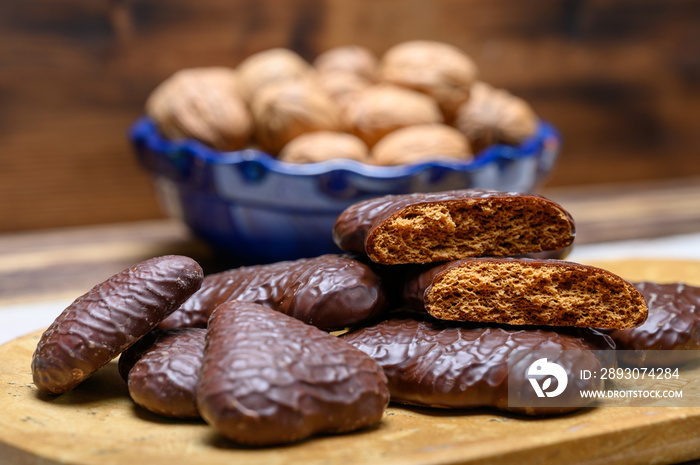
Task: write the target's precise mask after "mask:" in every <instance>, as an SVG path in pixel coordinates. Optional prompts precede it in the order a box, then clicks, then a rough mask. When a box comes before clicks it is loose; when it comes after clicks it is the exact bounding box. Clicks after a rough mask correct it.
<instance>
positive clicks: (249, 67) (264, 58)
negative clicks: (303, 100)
mask: <svg viewBox="0 0 700 465" xmlns="http://www.w3.org/2000/svg"><path fill="white" fill-rule="evenodd" d="M236 69H237V70H238V74H239V79H240V85H241V93H242V95H243V98H244V99H245V100H246V101H248V102H250V101H251V100H252V98H253V95H254V94H255V93H256V92H257V91H258V90H260V89H262V88H263V87H265V86H267V85H269V84H274V83H278V82H282V81H287V80H296V79H303V78H306V77H308V75H309V74H310V73H312V71H313V68H312V67H311V64H310V63H308V62H307V61H306V60H304V59H303V58H302V57H300V56H299V55H298V54H297V53H295V52H293V51H292V50H289V49H286V48H271V49H269V50H265V51H263V52H258V53H256V54H254V55H251V56H249V57H248V58H246V59H245V60H243V61H242V62H241V63H240V64H239V65H238V67H237V68H236Z"/></svg>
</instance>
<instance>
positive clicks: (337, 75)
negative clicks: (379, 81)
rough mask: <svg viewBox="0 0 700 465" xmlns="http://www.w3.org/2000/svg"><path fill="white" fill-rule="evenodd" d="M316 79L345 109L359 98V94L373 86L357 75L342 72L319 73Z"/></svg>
mask: <svg viewBox="0 0 700 465" xmlns="http://www.w3.org/2000/svg"><path fill="white" fill-rule="evenodd" d="M316 79H317V82H318V85H319V86H320V87H321V88H322V89H323V90H324V91H325V92H326V93H327V94H328V96H329V97H330V98H331V99H333V100H334V101H335V102H336V103H337V104H338V105H340V106H341V108H343V109H346V108H347V107H348V105H350V103H351V102H352V101H353V100H355V99H356V98H357V95H358V93H359V92H361V91H363V90H365V89H367V88H368V87H369V86H370V85H371V83H370V82H369V81H367V80H366V79H363V78H362V77H360V76H358V75H356V74H351V73H345V72H342V71H327V72H325V73H319V74H318V75H317V77H316Z"/></svg>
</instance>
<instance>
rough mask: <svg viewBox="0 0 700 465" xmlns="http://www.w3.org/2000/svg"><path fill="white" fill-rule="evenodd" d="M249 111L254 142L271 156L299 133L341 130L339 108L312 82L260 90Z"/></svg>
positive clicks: (296, 82) (298, 82) (292, 82)
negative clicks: (252, 121) (253, 128)
mask: <svg viewBox="0 0 700 465" xmlns="http://www.w3.org/2000/svg"><path fill="white" fill-rule="evenodd" d="M251 111H252V113H253V120H254V122H255V137H256V140H257V142H258V143H259V144H260V146H261V147H262V148H263V149H264V150H265V151H267V152H268V153H270V154H272V155H276V154H277V153H278V152H279V151H280V149H281V148H282V147H284V145H286V144H287V143H288V142H289V141H291V140H292V139H294V138H295V137H297V136H298V135H300V134H303V133H306V132H312V131H323V130H326V131H341V130H343V129H344V124H343V119H342V116H341V111H340V108H339V107H338V105H337V104H336V103H335V102H334V101H333V100H331V98H330V97H329V96H328V95H327V94H326V93H325V92H323V90H322V89H320V88H319V87H318V86H315V85H313V81H312V80H298V81H296V80H294V81H284V82H280V83H277V84H271V85H268V86H265V87H263V88H262V89H260V90H259V91H258V92H257V93H256V94H255V95H254V96H253V100H252V101H251Z"/></svg>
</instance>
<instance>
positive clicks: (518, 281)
mask: <svg viewBox="0 0 700 465" xmlns="http://www.w3.org/2000/svg"><path fill="white" fill-rule="evenodd" d="M424 303H425V309H426V310H427V311H428V313H430V314H431V315H432V316H434V317H435V318H439V319H443V320H459V321H479V322H484V323H502V324H511V325H549V326H578V327H592V328H617V329H622V328H630V327H634V326H637V325H640V324H642V323H643V322H644V321H645V319H646V317H647V306H646V303H645V301H644V297H643V296H642V294H641V293H640V292H639V291H638V290H637V289H636V288H635V287H634V286H633V285H632V284H630V283H628V282H627V281H625V280H623V279H622V278H620V277H619V276H616V275H614V274H612V273H610V272H608V271H605V270H602V269H600V268H595V267H591V266H585V265H580V264H576V263H572V262H564V261H560V260H526V259H522V260H516V259H508V258H503V259H488V258H480V259H468V260H462V261H458V262H454V263H450V264H449V265H447V266H446V267H445V269H444V270H442V271H440V272H439V273H438V274H437V275H435V277H434V278H433V280H432V284H430V285H429V286H428V287H427V288H426V290H425V293H424Z"/></svg>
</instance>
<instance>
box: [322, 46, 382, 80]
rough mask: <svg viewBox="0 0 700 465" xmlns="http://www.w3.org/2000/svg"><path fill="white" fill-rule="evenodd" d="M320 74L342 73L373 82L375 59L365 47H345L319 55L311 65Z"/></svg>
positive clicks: (375, 70) (375, 69)
mask: <svg viewBox="0 0 700 465" xmlns="http://www.w3.org/2000/svg"><path fill="white" fill-rule="evenodd" d="M313 66H314V68H316V70H317V71H318V72H319V73H321V74H324V73H328V72H331V73H335V72H342V73H347V74H353V75H355V76H358V77H360V78H362V79H365V80H367V81H370V82H373V81H375V80H376V76H377V57H375V56H374V54H373V53H372V52H371V51H369V50H368V49H367V48H365V47H360V46H359V45H346V46H341V47H335V48H332V49H330V50H327V51H325V52H323V53H321V54H320V55H319V56H318V57H317V58H316V60H314V63H313Z"/></svg>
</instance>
